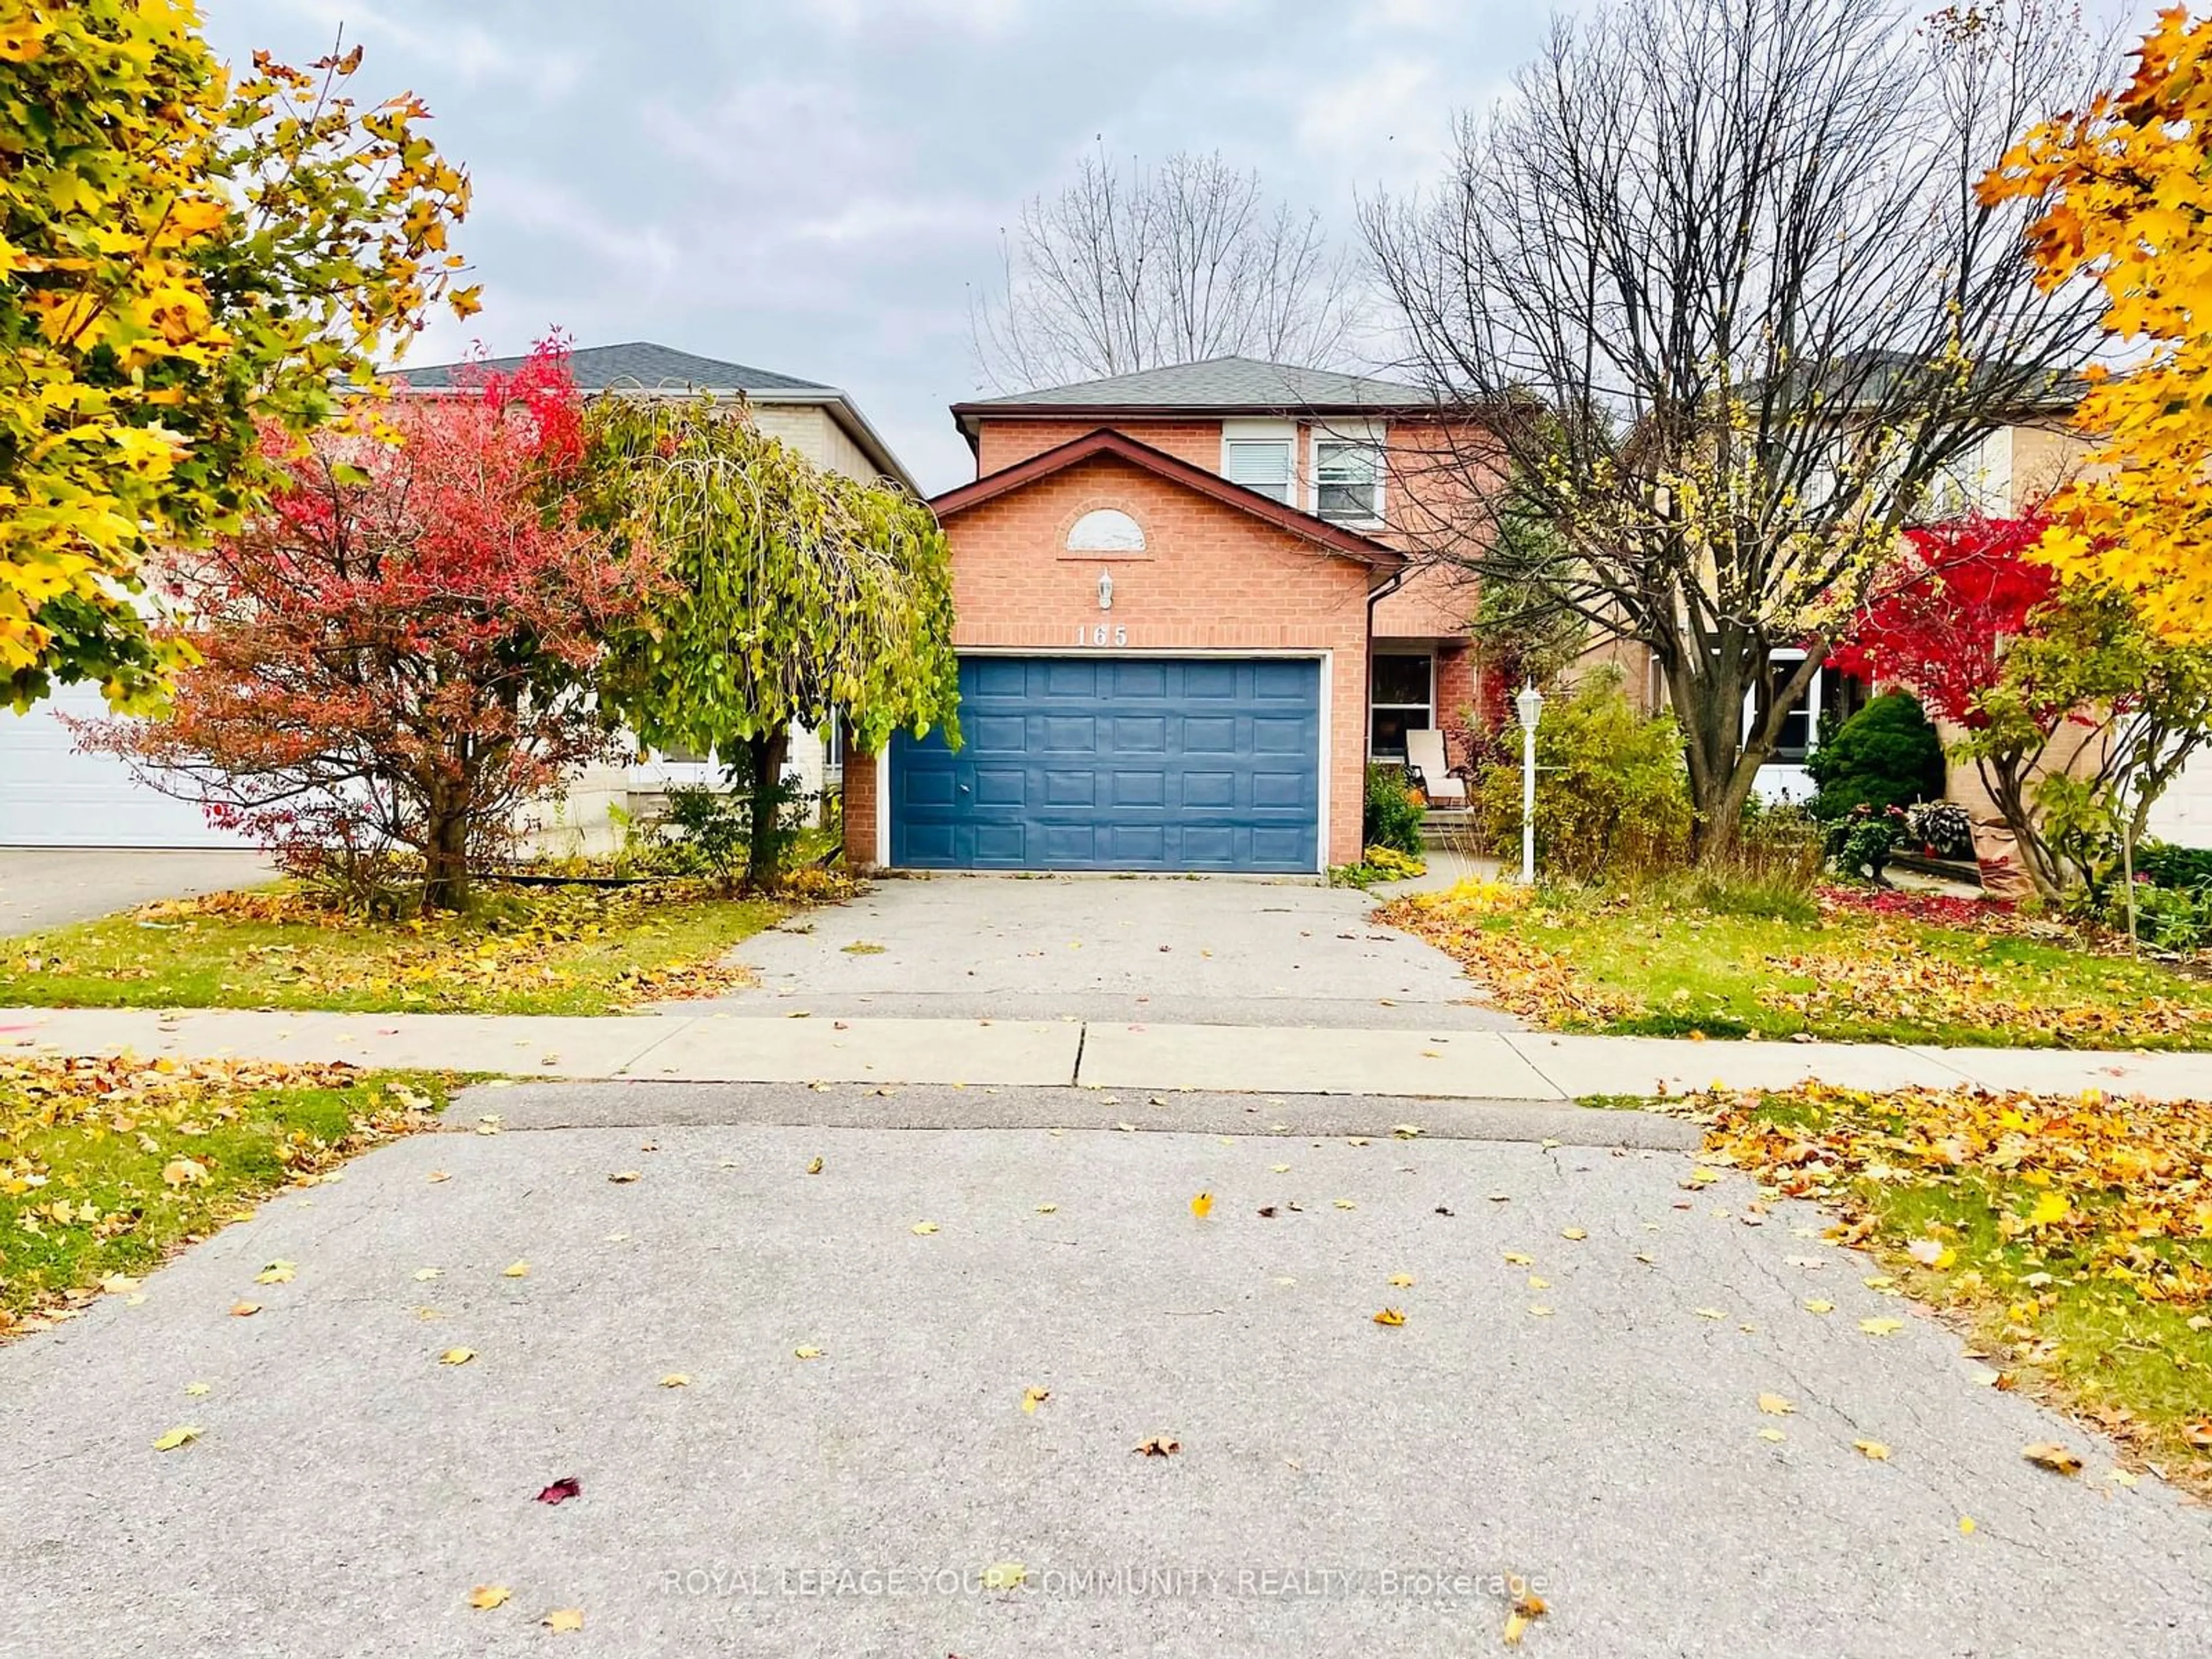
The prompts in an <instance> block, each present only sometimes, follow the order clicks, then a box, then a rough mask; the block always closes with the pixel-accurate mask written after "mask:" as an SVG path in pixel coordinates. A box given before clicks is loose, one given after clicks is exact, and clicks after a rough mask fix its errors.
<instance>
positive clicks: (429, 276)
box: [0, 0, 477, 708]
mask: <svg viewBox="0 0 2212 1659" xmlns="http://www.w3.org/2000/svg"><path fill="white" fill-rule="evenodd" d="M361 55H362V54H361V49H360V48H359V47H358V46H356V47H354V48H352V49H350V50H349V51H344V52H332V53H331V54H330V55H329V56H328V57H326V58H322V59H319V60H318V61H317V62H316V63H314V64H311V65H309V66H308V67H307V69H304V70H301V69H294V68H292V67H289V66H288V65H286V64H278V63H276V62H275V61H273V60H272V59H270V58H269V57H268V56H267V55H266V54H260V53H257V54H256V55H255V57H254V58H253V60H252V64H251V65H250V66H249V67H247V68H246V69H245V70H242V71H241V72H240V73H239V74H237V75H235V76H234V75H233V74H232V73H231V71H230V70H228V69H226V68H225V67H224V66H223V64H221V63H220V62H219V61H218V60H217V59H216V57H215V55H214V53H213V52H211V51H210V48H209V46H208V45H207V42H206V40H204V38H203V36H202V34H201V33H200V21H199V14H198V9H197V6H196V5H194V4H192V3H191V0H67V3H61V0H0V705H6V704H9V703H13V704H14V705H15V706H16V707H18V708H21V707H24V706H27V705H28V704H29V703H30V702H33V701H35V700H37V699H38V698H39V697H40V696H45V695H46V693H47V692H48V691H50V690H52V687H53V685H54V684H56V683H57V682H63V681H69V680H94V681H98V682H100V684H103V686H104V687H105V688H106V691H107V694H108V696H109V699H110V701H111V702H114V703H116V704H117V705H118V706H121V707H126V708H137V707H144V706H147V705H149V703H151V702H154V701H156V700H157V699H158V697H159V696H160V693H161V678H162V670H163V668H164V667H165V666H166V665H167V657H168V655H169V654H170V653H167V652H165V651H164V650H163V649H162V648H161V647H158V646H157V645H156V644H155V637H154V631H153V630H152V629H149V625H148V618H147V616H146V611H147V606H146V605H145V604H144V602H143V594H144V592H145V591H146V588H147V586H148V582H147V574H148V573H147V569H146V567H147V563H148V561H149V559H150V558H153V557H155V556H157V555H158V554H159V553H160V552H161V550H163V549H166V548H170V547H175V546H189V545H191V544H194V543H197V542H200V541H204V540H205V539H206V538H209V537H211V536H214V535H216V534H220V533H222V532H223V531H225V530H226V529H229V528H233V527H234V526H236V525H237V524H239V523H240V521H241V520H243V519H244V518H245V517H246V515H247V514H249V513H251V512H252V510H254V509H255V508H256V507H258V505H259V504H260V502H261V501H262V500H263V499H264V497H265V494H266V489H265V486H266V483H267V479H268V477H270V468H269V466H268V465H267V463H268V461H269V459H270V457H269V456H268V454H267V453H265V451H266V449H267V448H268V447H269V441H270V435H272V434H273V435H289V438H290V439H291V440H293V441H296V440H297V439H298V437H299V435H301V434H304V433H305V432H307V430H309V429H310V428H313V427H314V426H316V425H317V424H319V422H322V421H323V420H325V419H326V418H328V416H330V414H331V410H332V409H333V407H334V405H335V404H337V401H338V400H339V398H340V397H341V396H342V395H343V393H344V391H345V389H346V388H349V387H350V388H353V389H355V390H356V391H366V390H368V389H370V388H373V387H374V384H375V378H376V363H377V359H378V357H379V356H384V355H388V354H389V353H391V352H392V351H393V350H395V349H398V348H400V347H404V344H405V343H406V342H407V341H408V340H409V339H410V337H412V336H413V335H414V334H416V332H418V331H420V330H421V328H422V325H423V323H424V321H425V319H426V317H427V313H428V311H429V309H430V307H431V306H432V305H433V304H434V303H435V302H437V301H445V302H446V303H447V304H449V305H451V306H452V307H453V308H454V309H455V310H456V311H458V312H459V313H461V314H463V315H465V314H467V313H468V312H470V311H471V310H473V309H474V308H475V307H476V303H477V301H476V295H475V292H474V290H473V289H463V288H458V287H453V286H452V285H451V284H452V283H453V280H454V277H455V275H456V273H457V272H458V271H459V269H460V268H461V264H462V262H461V260H460V258H459V256H458V255H455V254H453V253H451V252H448V251H447V245H446V237H447V228H448V227H449V226H450V225H451V224H452V223H453V222H454V221H456V220H458V219H459V218H460V217H461V216H462V215H463V214H464V213H465V211H466V210H467V206H468V193H469V192H468V181H467V179H466V178H465V176H464V175H463V174H462V173H460V172H459V170H458V169H456V168H454V167H451V166H449V165H448V164H447V162H446V161H443V160H442V159H441V157H440V156H439V155H438V154H437V152H436V151H435V149H433V148H432V146H431V144H430V143H429V142H428V139H427V138H425V137H423V136H422V133H421V131H419V127H420V123H421V122H422V119H423V118H425V117H426V116H427V115H428V111H427V110H426V109H424V108H423V107H422V104H421V103H420V102H419V100H416V99H415V98H414V97H413V96H412V95H411V94H403V95H401V96H399V97H397V98H392V99H389V100H384V101H382V102H380V103H378V104H375V105H374V106H368V107H362V106H360V105H358V104H357V103H356V100H353V99H352V98H351V97H349V95H348V94H347V90H346V88H347V85H348V82H349V78H350V77H351V76H352V75H353V74H354V72H355V71H356V70H357V69H358V68H359V66H360V64H361Z"/></svg>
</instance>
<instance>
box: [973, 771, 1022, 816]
mask: <svg viewBox="0 0 2212 1659" xmlns="http://www.w3.org/2000/svg"><path fill="white" fill-rule="evenodd" d="M1029 786H1030V774H1029V769H1028V768H1027V767H1024V766H979V767H977V768H976V769H975V805H978V806H1013V807H1019V806H1024V805H1027V804H1028V802H1029ZM956 794H957V791H956Z"/></svg>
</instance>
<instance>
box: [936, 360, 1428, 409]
mask: <svg viewBox="0 0 2212 1659" xmlns="http://www.w3.org/2000/svg"><path fill="white" fill-rule="evenodd" d="M1429 401H1430V398H1429V395H1428V394H1427V393H1426V392H1423V391H1422V390H1421V389H1420V388H1419V386H1406V385H1403V384H1401V383H1400V382H1398V381H1396V380H1373V379H1370V378H1369V377H1368V376H1366V375H1363V374H1338V373H1336V372H1335V371H1334V370H1333V369H1326V368H1297V367H1295V366H1294V365H1292V364H1290V363H1270V362H1261V360H1260V359H1258V358H1256V357H1209V358H1207V359H1206V361H1205V362H1196V363H1175V364H1171V365H1170V366H1168V367H1166V368H1147V369H1140V370H1139V371H1138V372H1137V373H1135V374H1115V375H1112V376H1110V377H1109V378H1108V379H1105V380H1082V381H1079V382H1078V383H1076V384H1075V385H1073V386H1044V387H1041V388H1039V389H1038V390H1036V391H1035V392H1014V393H1013V394H1012V395H1011V396H1009V397H1004V398H976V399H974V400H972V401H970V402H968V403H963V404H959V405H958V407H959V408H961V409H963V410H969V409H972V410H993V409H1005V410H1015V409H1019V408H1022V407H1023V406H1024V405H1036V406H1040V407H1044V408H1057V409H1069V408H1075V409H1080V408H1099V409H1322V410H1337V409H1408V408H1415V407H1419V406H1420V405H1423V404H1427V403H1428V402H1429Z"/></svg>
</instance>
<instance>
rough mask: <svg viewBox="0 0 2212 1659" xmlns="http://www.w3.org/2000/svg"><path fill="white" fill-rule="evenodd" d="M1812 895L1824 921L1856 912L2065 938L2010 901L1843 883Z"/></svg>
mask: <svg viewBox="0 0 2212 1659" xmlns="http://www.w3.org/2000/svg"><path fill="white" fill-rule="evenodd" d="M1814 900H1815V902H1818V904H1819V905H1820V915H1821V917H1822V919H1823V920H1824V921H1836V920H1840V919H1844V918H1848V917H1852V916H1893V917H1896V918H1899V919H1900V920H1902V921H1917V922H1918V923H1920V925H1921V926H1923V927H1950V928H1955V929H1956V930H1958V931H1959V932H1960V933H2018V934H2025V935H2027V936H2030V937H2034V938H2050V937H2063V935H2064V934H2065V933H2066V930H2065V929H2064V928H2063V927H2057V926H2056V925H2055V924H2053V923H2051V922H2047V921H2038V920H2036V919H2034V918H2032V917H2028V916H2024V915H2021V913H2020V909H2019V907H2018V906H2016V905H2015V904H2014V903H2013V902H2012V901H2011V900H2010V899H1999V898H1965V897H1962V896H1959V895H1957V894H1954V893H1930V892H1927V891H1923V890H1919V889H1917V888H1910V887H1845V886H1842V885H1839V884H1826V885H1824V886H1822V887H1820V889H1818V890H1816V891H1815V892H1814Z"/></svg>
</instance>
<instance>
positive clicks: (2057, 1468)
mask: <svg viewBox="0 0 2212 1659" xmlns="http://www.w3.org/2000/svg"><path fill="white" fill-rule="evenodd" d="M2020 1455H2021V1456H2022V1457H2025V1458H2026V1459H2027V1461H2028V1462H2031V1463H2033V1464H2034V1465H2035V1466H2036V1468H2039V1469H2049V1470H2050V1471H2051V1473H2052V1474H2081V1459H2080V1458H2079V1457H2077V1456H2075V1455H2074V1453H2072V1452H2070V1451H2069V1450H2068V1449H2066V1448H2065V1447H2063V1446H2062V1445H2060V1444H2058V1443H2057V1442H2056V1441H2051V1440H2039V1441H2037V1442H2036V1443H2034V1444H2033V1445H2032V1446H2023V1447H2021V1453H2020Z"/></svg>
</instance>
